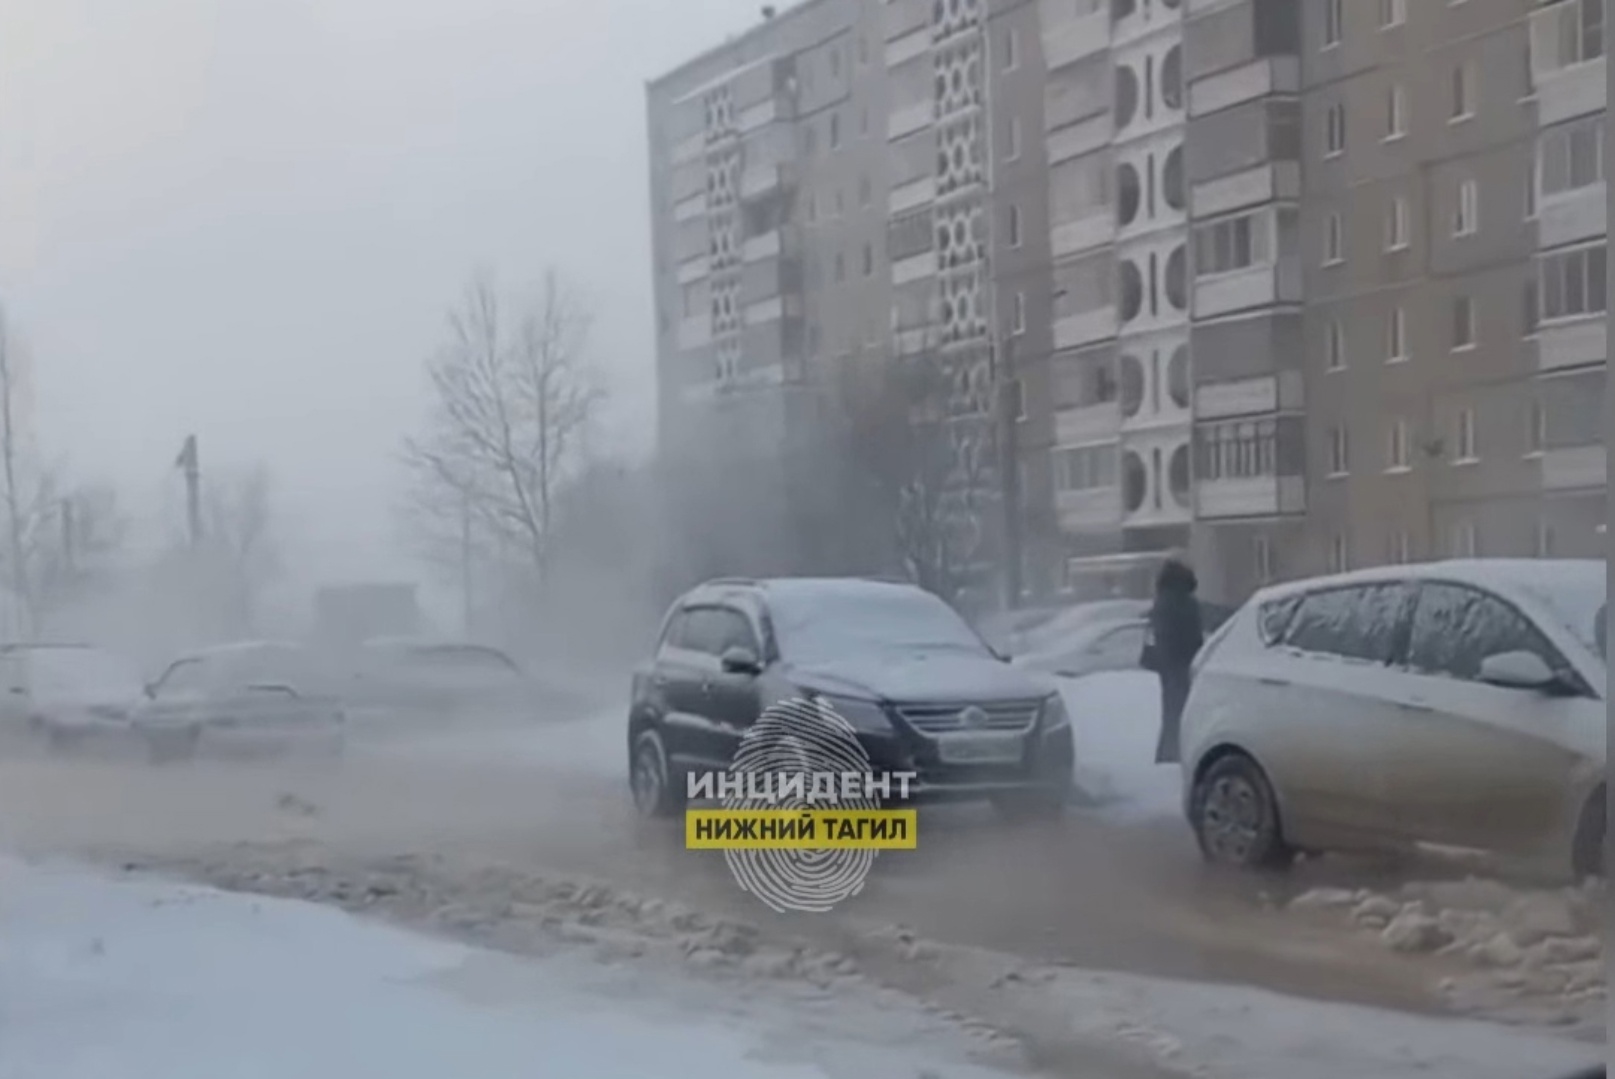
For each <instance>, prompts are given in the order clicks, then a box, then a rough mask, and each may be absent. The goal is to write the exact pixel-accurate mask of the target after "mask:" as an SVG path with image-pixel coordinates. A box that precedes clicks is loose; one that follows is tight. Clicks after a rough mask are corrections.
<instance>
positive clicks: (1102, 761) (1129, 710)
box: [1056, 671, 1182, 819]
mask: <svg viewBox="0 0 1615 1079" xmlns="http://www.w3.org/2000/svg"><path fill="white" fill-rule="evenodd" d="M1056 684H1057V685H1058V687H1059V689H1060V693H1061V695H1062V696H1063V697H1064V698H1065V704H1066V709H1067V710H1068V711H1069V712H1070V713H1071V723H1072V727H1073V732H1074V734H1075V736H1076V745H1077V787H1078V789H1079V791H1080V792H1081V794H1082V796H1083V798H1084V800H1085V801H1087V802H1090V803H1092V804H1095V805H1098V806H1103V807H1105V808H1106V810H1107V812H1108V813H1109V814H1111V815H1113V816H1115V817H1117V818H1118V819H1150V818H1156V817H1177V816H1180V815H1181V813H1182V810H1181V808H1180V800H1181V795H1180V782H1181V781H1180V778H1179V777H1180V773H1179V769H1178V766H1177V765H1175V764H1156V763H1155V740H1156V737H1157V736H1158V735H1159V733H1160V729H1161V699H1160V689H1159V687H1158V685H1157V683H1156V680H1155V676H1154V675H1153V674H1150V673H1149V672H1147V671H1113V672H1104V673H1101V674H1092V675H1088V676H1087V677H1085V678H1061V679H1056Z"/></svg>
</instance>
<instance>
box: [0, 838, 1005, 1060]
mask: <svg viewBox="0 0 1615 1079" xmlns="http://www.w3.org/2000/svg"><path fill="white" fill-rule="evenodd" d="M0 887H3V890H4V895H5V903H4V907H3V909H0V937H3V939H4V940H6V941H7V946H6V949H5V953H6V959H5V962H4V963H3V964H0V1015H3V1016H4V1020H3V1022H4V1026H5V1034H4V1037H0V1077H3V1079H40V1077H43V1076H50V1077H51V1079H110V1077H114V1076H116V1077H117V1079H190V1077H195V1079H219V1077H221V1076H230V1077H232V1079H258V1077H263V1079H286V1077H288V1076H296V1077H298V1079H351V1077H355V1076H370V1075H386V1076H389V1077H391V1079H415V1077H419V1079H444V1077H447V1076H462V1075H464V1076H475V1077H477V1079H503V1077H510V1079H516V1077H518V1076H519V1077H521V1079H532V1077H533V1076H535V1075H554V1076H589V1077H590V1079H616V1077H622V1079H659V1077H667V1079H675V1077H680V1076H723V1077H724V1079H824V1077H836V1079H840V1077H847V1079H853V1077H858V1079H862V1077H865V1076H871V1075H886V1076H892V1077H894V1079H919V1077H929V1079H990V1077H992V1076H1002V1075H1005V1074H1007V1073H1006V1072H1005V1071H1004V1070H1003V1069H1004V1067H1006V1066H1008V1064H1009V1063H1010V1062H1009V1060H1008V1059H1007V1058H1008V1057H1009V1055H1010V1053H1009V1051H1008V1050H1007V1049H1006V1048H1004V1047H1003V1046H999V1047H997V1048H996V1049H995V1048H994V1047H992V1046H991V1045H988V1044H986V1043H985V1041H984V1040H982V1039H979V1038H978V1039H976V1041H975V1042H973V1041H972V1039H971V1037H970V1036H969V1035H967V1034H966V1033H964V1032H963V1031H962V1030H959V1029H955V1028H954V1027H952V1026H950V1025H949V1024H947V1023H945V1022H943V1021H941V1020H938V1019H936V1018H934V1017H931V1016H927V1015H925V1014H924V1013H923V1012H922V1011H920V1010H919V1009H918V1008H913V1007H905V1006H903V1004H902V1003H901V1002H895V1003H894V1002H893V1001H892V1000H890V999H881V998H876V997H874V996H873V995H867V996H866V995H863V994H860V993H859V992H856V991H853V990H851V989H844V990H843V991H842V992H841V993H840V994H839V995H838V996H831V995H829V994H824V993H820V994H817V995H798V996H796V997H794V998H793V997H791V996H788V995H786V994H785V993H783V992H780V993H775V994H772V995H769V996H766V997H765V996H759V995H758V994H757V993H755V992H748V993H746V994H745V995H744V996H742V995H741V994H739V993H736V992H722V991H720V988H719V987H717V986H714V985H703V984H695V983H691V982H689V981H680V982H676V983H675V982H672V981H669V980H665V979H664V980H658V979H656V978H649V979H647V978H646V977H645V976H644V972H643V971H638V972H633V973H631V972H629V971H627V970H624V969H622V968H620V967H612V966H608V965H601V964H598V963H596V962H594V961H592V960H590V959H589V958H588V957H585V956H582V955H579V954H564V953H563V954H556V955H552V956H549V957H545V958H542V959H535V958H527V959H516V958H514V957H510V956H504V955H500V954H498V953H493V952H486V951H481V950H478V949H473V948H468V947H463V946H460V945H456V944H449V943H444V942H439V941H435V940H430V939H427V938H424V937H419V936H414V935H411V934H408V933H404V932H401V931H398V930H394V929H389V928H385V927H382V926H379V925H370V924H366V923H363V922H360V921H357V920H355V919H353V918H352V917H350V916H349V915H347V914H344V913H342V912H340V911H336V910H332V909H329V908H324V907H317V906H313V905H309V904H302V903H293V902H288V901H284V900H272V899H260V898H254V897H248V896H236V895H228V894H225V893H220V892H215V891H211V890H208V889H202V888H191V887H183V886H179V885H171V884H163V883H151V882H143V883H136V882H130V881H110V880H107V879H105V878H101V877H96V876H92V875H89V874H86V873H83V872H77V871H71V870H41V869H36V868H30V867H26V866H24V865H22V864H21V863H17V862H6V863H3V864H0ZM976 1042H980V1044H976ZM972 1056H980V1057H983V1058H987V1057H992V1056H996V1057H999V1058H1000V1059H999V1061H998V1062H997V1064H996V1066H989V1065H987V1064H976V1063H972V1062H971V1061H970V1060H969V1059H968V1058H970V1057H972Z"/></svg>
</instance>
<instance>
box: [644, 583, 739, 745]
mask: <svg viewBox="0 0 1615 1079" xmlns="http://www.w3.org/2000/svg"><path fill="white" fill-rule="evenodd" d="M726 627H727V621H726V620H725V618H724V616H723V611H722V608H719V607H715V606H695V607H686V608H684V609H683V611H681V612H680V613H679V615H678V616H676V622H675V624H674V625H671V626H670V627H669V630H670V634H669V636H668V637H667V639H665V640H664V641H663V643H662V647H661V648H660V649H658V651H657V656H656V668H655V672H654V674H653V678H654V679H655V680H656V681H657V686H658V689H659V690H660V691H661V693H662V695H663V698H664V699H665V700H666V702H667V713H666V715H665V716H664V720H663V722H664V731H665V733H666V735H667V742H668V746H667V752H668V755H669V756H670V757H672V758H673V759H674V760H675V761H676V762H679V763H686V762H688V763H696V764H699V765H701V766H703V767H707V768H719V767H722V766H723V765H725V764H726V763H727V762H728V757H727V756H726V755H725V754H726V752H727V747H728V744H729V736H728V735H727V734H726V733H725V731H724V730H723V727H722V725H721V724H720V723H719V722H718V718H717V716H716V714H715V711H714V705H713V697H712V689H713V684H714V682H715V681H716V679H717V676H718V672H719V663H718V656H719V655H720V654H721V652H722V650H723V645H724V641H725V639H726V636H725V634H726Z"/></svg>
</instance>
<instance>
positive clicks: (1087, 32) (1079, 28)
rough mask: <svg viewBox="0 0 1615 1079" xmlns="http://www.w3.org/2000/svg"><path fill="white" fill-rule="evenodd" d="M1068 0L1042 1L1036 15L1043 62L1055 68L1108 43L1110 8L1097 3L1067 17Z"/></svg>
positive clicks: (1069, 4)
mask: <svg viewBox="0 0 1615 1079" xmlns="http://www.w3.org/2000/svg"><path fill="white" fill-rule="evenodd" d="M1071 7H1072V5H1071V3H1070V2H1069V0H1066V2H1063V3H1054V2H1051V0H1043V2H1042V4H1041V6H1040V9H1039V15H1040V16H1041V17H1042V21H1043V62H1044V64H1045V65H1047V68H1048V70H1050V71H1055V70H1057V69H1059V68H1062V67H1064V66H1066V65H1067V64H1071V63H1075V62H1076V61H1078V60H1081V59H1082V58H1083V57H1084V56H1092V55H1093V54H1094V53H1096V52H1098V51H1099V50H1101V49H1103V48H1106V47H1107V46H1109V44H1110V11H1109V5H1108V4H1101V5H1099V8H1098V10H1097V11H1093V12H1091V13H1089V14H1087V15H1077V16H1071V15H1069V14H1067V12H1068V11H1069V10H1070V8H1071Z"/></svg>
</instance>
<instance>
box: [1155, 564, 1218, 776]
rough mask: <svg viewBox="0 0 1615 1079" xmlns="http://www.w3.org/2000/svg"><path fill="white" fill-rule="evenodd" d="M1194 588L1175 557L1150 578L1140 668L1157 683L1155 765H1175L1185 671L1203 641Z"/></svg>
mask: <svg viewBox="0 0 1615 1079" xmlns="http://www.w3.org/2000/svg"><path fill="white" fill-rule="evenodd" d="M1199 587H1200V582H1199V581H1198V580H1197V579H1196V578H1195V575H1194V570H1192V569H1190V568H1189V567H1188V566H1187V565H1185V564H1184V563H1183V562H1180V561H1178V560H1177V559H1175V558H1173V559H1168V560H1167V561H1166V562H1165V563H1164V564H1162V566H1161V572H1160V573H1159V575H1157V576H1156V578H1155V602H1154V603H1153V604H1152V605H1151V607H1150V637H1149V644H1148V646H1147V647H1146V648H1145V661H1146V662H1145V665H1146V666H1148V667H1149V668H1150V669H1152V670H1153V671H1155V673H1156V675H1157V676H1158V677H1159V678H1160V680H1161V735H1160V738H1159V739H1158V740H1157V742H1156V744H1155V763H1157V764H1170V763H1176V762H1177V760H1178V729H1179V726H1180V724H1181V723H1182V721H1183V705H1184V702H1185V701H1187V700H1188V699H1189V666H1190V664H1191V663H1193V662H1194V657H1195V653H1196V652H1198V651H1200V645H1201V643H1202V641H1203V640H1204V639H1205V638H1204V632H1203V629H1202V627H1201V624H1200V601H1199V599H1197V598H1196V596H1195V591H1196V590H1197V589H1198V588H1199Z"/></svg>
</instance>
